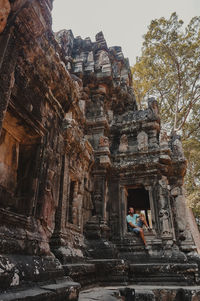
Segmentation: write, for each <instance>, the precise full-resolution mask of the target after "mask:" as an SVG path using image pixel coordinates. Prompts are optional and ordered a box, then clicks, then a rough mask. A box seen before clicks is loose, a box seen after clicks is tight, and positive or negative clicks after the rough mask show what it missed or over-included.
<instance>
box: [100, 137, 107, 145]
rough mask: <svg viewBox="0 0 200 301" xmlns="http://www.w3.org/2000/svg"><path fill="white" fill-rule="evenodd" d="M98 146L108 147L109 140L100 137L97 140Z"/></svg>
mask: <svg viewBox="0 0 200 301" xmlns="http://www.w3.org/2000/svg"><path fill="white" fill-rule="evenodd" d="M99 146H100V147H109V139H108V137H106V136H101V137H100V138H99Z"/></svg>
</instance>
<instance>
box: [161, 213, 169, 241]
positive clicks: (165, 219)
mask: <svg viewBox="0 0 200 301" xmlns="http://www.w3.org/2000/svg"><path fill="white" fill-rule="evenodd" d="M159 216H160V220H161V225H162V235H163V236H169V235H170V234H171V230H170V225H169V212H168V211H167V210H164V209H161V210H160V212H159Z"/></svg>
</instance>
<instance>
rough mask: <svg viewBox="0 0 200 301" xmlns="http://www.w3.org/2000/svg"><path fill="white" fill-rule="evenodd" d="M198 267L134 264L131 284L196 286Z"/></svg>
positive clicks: (132, 265) (195, 265) (194, 265)
mask: <svg viewBox="0 0 200 301" xmlns="http://www.w3.org/2000/svg"><path fill="white" fill-rule="evenodd" d="M197 275H198V265H197V264H195V263H193V264H191V263H158V262H156V263H144V264H142V263H138V264H136V263H133V264H130V265H129V281H130V282H131V283H137V284H142V283H144V282H145V283H155V282H156V283H165V284H166V283H168V284H183V285H184V284H191V285H192V284H195V283H196V280H197Z"/></svg>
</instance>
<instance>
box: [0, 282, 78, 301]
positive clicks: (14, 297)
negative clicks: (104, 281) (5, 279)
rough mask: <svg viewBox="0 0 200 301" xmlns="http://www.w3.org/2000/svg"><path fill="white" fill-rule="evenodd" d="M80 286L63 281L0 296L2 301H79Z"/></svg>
mask: <svg viewBox="0 0 200 301" xmlns="http://www.w3.org/2000/svg"><path fill="white" fill-rule="evenodd" d="M79 290H80V284H79V283H77V282H72V281H68V280H65V279H61V280H59V281H57V283H52V284H48V285H39V284H38V286H35V287H31V288H28V289H21V290H19V289H18V290H13V291H10V292H5V293H2V294H0V301H29V300H32V301H34V300H37V301H45V300H47V301H59V300H60V301H61V300H65V301H67V300H70V301H77V300H78V296H79Z"/></svg>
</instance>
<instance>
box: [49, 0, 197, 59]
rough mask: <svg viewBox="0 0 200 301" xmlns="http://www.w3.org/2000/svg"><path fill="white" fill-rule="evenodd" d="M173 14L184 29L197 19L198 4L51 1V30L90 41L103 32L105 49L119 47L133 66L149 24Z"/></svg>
mask: <svg viewBox="0 0 200 301" xmlns="http://www.w3.org/2000/svg"><path fill="white" fill-rule="evenodd" d="M173 12H177V14H178V16H179V18H180V19H182V20H183V21H184V24H185V25H187V24H188V23H189V21H190V20H191V18H192V17H194V16H198V15H200V0H71V1H70V0H54V8H53V30H54V31H55V32H57V31H59V30H61V29H71V30H72V32H73V34H74V36H75V37H76V36H81V37H82V38H86V37H90V38H91V40H92V41H95V35H96V34H97V33H98V32H99V31H103V33H104V37H105V39H106V41H107V44H108V47H111V46H121V47H122V51H123V53H124V56H125V57H128V58H129V61H130V64H131V65H133V64H134V63H135V59H136V56H140V55H141V47H142V42H143V35H144V34H145V33H146V32H147V29H148V25H149V24H150V22H151V20H153V19H158V18H160V17H165V18H167V19H168V18H169V17H170V15H171V13H173Z"/></svg>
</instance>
